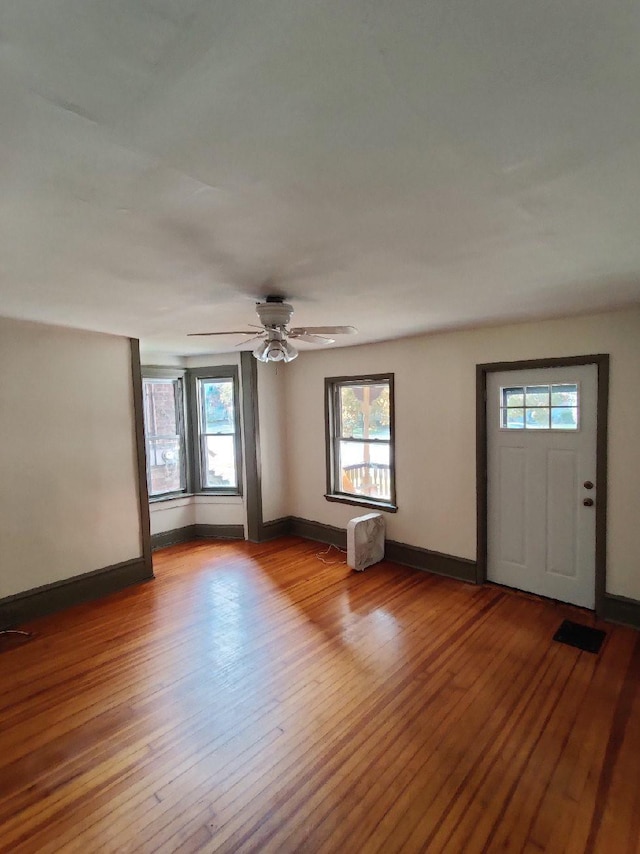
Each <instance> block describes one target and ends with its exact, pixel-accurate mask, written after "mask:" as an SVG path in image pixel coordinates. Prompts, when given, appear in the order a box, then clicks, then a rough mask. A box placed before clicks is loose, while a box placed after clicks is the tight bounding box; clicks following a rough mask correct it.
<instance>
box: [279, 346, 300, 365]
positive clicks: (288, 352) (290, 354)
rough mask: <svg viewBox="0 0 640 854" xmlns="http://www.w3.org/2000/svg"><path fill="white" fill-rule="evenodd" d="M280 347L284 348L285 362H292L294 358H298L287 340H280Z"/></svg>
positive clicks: (296, 352)
mask: <svg viewBox="0 0 640 854" xmlns="http://www.w3.org/2000/svg"><path fill="white" fill-rule="evenodd" d="M282 349H283V350H284V361H285V362H293V360H294V359H297V358H298V351H297V350H296V348H295V347H293V346H292V345H291V344H289V342H288V341H282Z"/></svg>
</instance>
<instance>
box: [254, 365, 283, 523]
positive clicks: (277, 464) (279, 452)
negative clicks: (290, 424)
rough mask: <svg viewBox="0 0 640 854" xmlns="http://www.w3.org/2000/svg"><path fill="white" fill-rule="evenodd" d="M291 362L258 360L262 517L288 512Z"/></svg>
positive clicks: (269, 519) (279, 517)
mask: <svg viewBox="0 0 640 854" xmlns="http://www.w3.org/2000/svg"><path fill="white" fill-rule="evenodd" d="M289 367H290V366H289V365H280V364H278V363H275V364H274V363H273V362H271V363H269V364H264V363H262V362H258V419H259V424H260V461H261V468H262V519H263V521H264V522H271V521H273V520H274V519H281V518H282V517H283V516H288V515H289V503H288V488H287V481H288V469H287V433H286V431H287V412H286V403H285V394H284V391H285V375H286V373H287V371H288V370H289Z"/></svg>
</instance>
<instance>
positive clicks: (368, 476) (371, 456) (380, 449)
mask: <svg viewBox="0 0 640 854" xmlns="http://www.w3.org/2000/svg"><path fill="white" fill-rule="evenodd" d="M338 444H339V450H338V453H339V460H338V473H339V478H340V482H339V483H337V484H336V489H337V490H338V491H339V492H346V493H348V494H349V495H361V496H363V497H369V498H380V499H385V500H387V501H390V500H391V470H390V450H389V445H388V444H386V443H384V444H380V443H373V442H348V441H344V440H343V441H341V442H339V443H338Z"/></svg>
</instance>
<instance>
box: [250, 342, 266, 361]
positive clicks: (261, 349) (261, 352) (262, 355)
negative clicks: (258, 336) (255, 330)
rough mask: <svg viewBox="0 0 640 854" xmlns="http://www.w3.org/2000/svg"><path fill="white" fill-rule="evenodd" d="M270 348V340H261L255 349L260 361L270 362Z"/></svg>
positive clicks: (254, 353)
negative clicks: (268, 352) (268, 353)
mask: <svg viewBox="0 0 640 854" xmlns="http://www.w3.org/2000/svg"><path fill="white" fill-rule="evenodd" d="M268 349H269V342H268V341H261V342H260V343H259V344H258V346H257V347H256V348H255V350H254V351H253V355H254V356H255V357H256V359H257V360H258V361H259V362H268V361H269V356H268V355H267V350H268Z"/></svg>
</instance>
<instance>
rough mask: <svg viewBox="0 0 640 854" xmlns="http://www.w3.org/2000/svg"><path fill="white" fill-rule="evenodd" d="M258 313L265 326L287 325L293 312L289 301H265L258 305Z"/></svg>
mask: <svg viewBox="0 0 640 854" xmlns="http://www.w3.org/2000/svg"><path fill="white" fill-rule="evenodd" d="M256 313H257V315H258V317H259V318H260V323H262V324H263V326H276V327H279V326H286V325H287V324H288V323H289V320H290V319H291V315H292V314H293V306H292V305H289V303H288V302H263V303H258V305H257V306H256Z"/></svg>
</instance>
